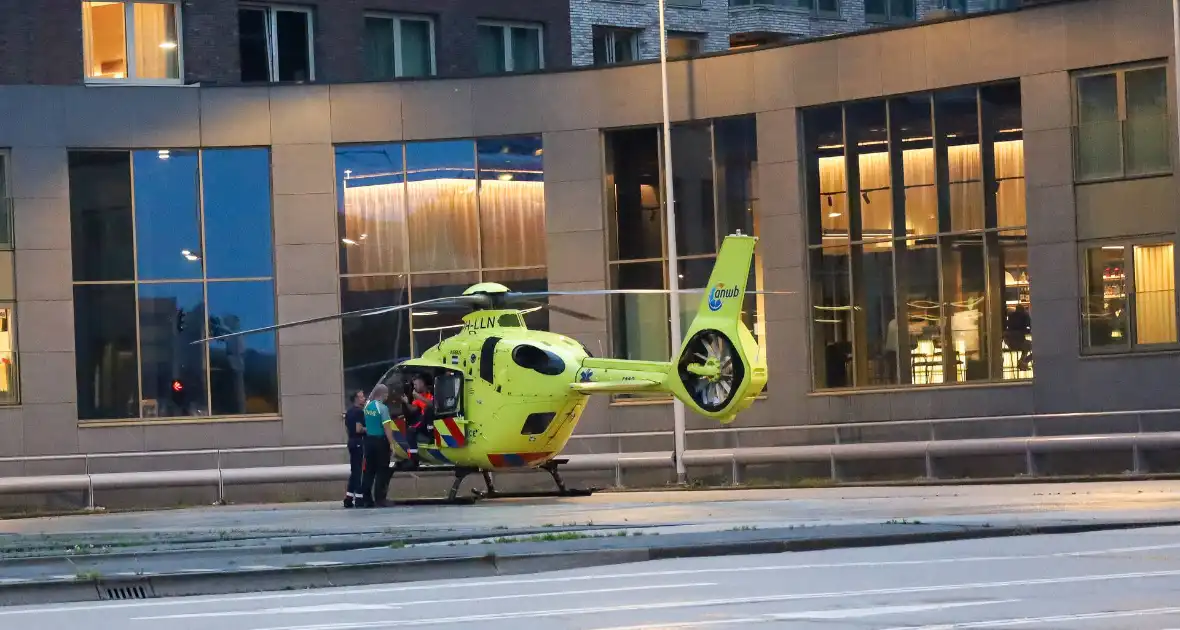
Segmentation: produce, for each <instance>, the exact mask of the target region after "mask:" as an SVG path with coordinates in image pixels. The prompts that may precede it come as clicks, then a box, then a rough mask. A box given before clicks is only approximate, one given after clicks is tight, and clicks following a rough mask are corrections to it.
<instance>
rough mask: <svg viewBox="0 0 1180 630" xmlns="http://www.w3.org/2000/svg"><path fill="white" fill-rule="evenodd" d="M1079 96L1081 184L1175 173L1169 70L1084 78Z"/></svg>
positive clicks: (1076, 82) (1077, 120)
mask: <svg viewBox="0 0 1180 630" xmlns="http://www.w3.org/2000/svg"><path fill="white" fill-rule="evenodd" d="M1074 94H1075V97H1074V101H1075V125H1076V127H1075V130H1074V147H1075V152H1076V156H1077V169H1076V170H1077V178H1078V180H1079V181H1086V180H1097V179H1114V178H1122V177H1135V176H1142V175H1155V174H1161V173H1170V172H1171V171H1172V158H1171V149H1170V148H1169V143H1170V140H1169V138H1170V137H1171V134H1169V132H1168V80H1167V72H1166V68H1165V66H1163V65H1148V66H1135V67H1130V68H1123V69H1119V70H1108V71H1103V72H1096V73H1085V74H1079V75H1077V76H1076V77H1075V79H1074Z"/></svg>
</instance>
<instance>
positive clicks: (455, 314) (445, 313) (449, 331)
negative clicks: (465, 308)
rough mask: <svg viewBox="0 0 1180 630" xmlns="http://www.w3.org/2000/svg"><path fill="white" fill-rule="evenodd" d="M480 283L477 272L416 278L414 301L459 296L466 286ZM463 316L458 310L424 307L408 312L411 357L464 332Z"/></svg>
mask: <svg viewBox="0 0 1180 630" xmlns="http://www.w3.org/2000/svg"><path fill="white" fill-rule="evenodd" d="M477 282H479V274H478V273H432V274H423V275H416V276H414V279H413V291H414V293H413V297H414V302H421V301H423V300H432V299H435V298H440V297H450V296H454V295H459V294H461V293H463V291H466V290H467V287H470V286H471V285H473V284H475V283H477ZM463 315H464V313H463V312H461V311H457V310H438V309H432V308H430V305H429V304H427V305H424V306H422V307H420V308H415V309H411V313H410V325H411V326H412V328H413V331H414V356H416V357H420V356H422V353H424V352H426V351H427V350H429V349H430V348H431V347H433V346H435V345H437V344H439V343H442V341H443V340H444V339H447V338H448V337H451V336H454V335H455V334H458V333H459V331H460V330H462V329H463Z"/></svg>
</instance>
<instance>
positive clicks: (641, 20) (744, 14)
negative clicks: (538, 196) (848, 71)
mask: <svg viewBox="0 0 1180 630" xmlns="http://www.w3.org/2000/svg"><path fill="white" fill-rule="evenodd" d="M947 1H948V0H917V1H916V7H917V12H918V18H919V19H920V18H922V17H924V16H925V15H927V14H928V13H929V12H930V11H933V10H935V9H939V8H942V7H943V6H945V5H946V4H947ZM999 4H1002V0H967V9H968V11H971V12H978V11H985V10H988V9H993V8H996V7H997V6H998V5H999ZM702 5H703V7H702V8H701V9H684V8H679V7H668V9H667V13H668V15H667V21H668V30H670V31H677V30H686V31H694V32H699V33H706V34H707V35H708V39H707V40H706V45H705V50H706V51H716V50H725V49H726V48H728V47H729V35H730V34H731V33H757V32H765V33H782V34H785V35H790V36H793V37H800V38H806V37H820V36H823V35H834V34H839V33H848V32H852V31H857V30H861V29H864V28H869V27H873V26H877V25H876V24H871V23H867V22H866V21H865V10H864V0H840V14H839V15H838V16H824V15H818V14H814V13H813V12H812V11H810V10H807V9H794V8H789V7H783V6H739V7H734V8H732V9H731V8H730V7H729V0H703V1H702ZM658 7H659V5H658V4H657V2H656V0H570V26H571V30H572V35H571V37H572V46H573V62H574V65H589V64H591V63H593V61H594V50H593V27H594V26H595V25H602V26H617V27H626V28H639V29H643V33H642V34H641V35H640V51H639V52H640V56H641V57H643V58H647V59H651V58H656V57H659V55H660V48H659V46H660V41H659V8H658Z"/></svg>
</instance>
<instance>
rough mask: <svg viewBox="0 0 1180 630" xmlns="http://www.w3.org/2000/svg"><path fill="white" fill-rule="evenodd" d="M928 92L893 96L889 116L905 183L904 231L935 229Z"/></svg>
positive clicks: (925, 232)
mask: <svg viewBox="0 0 1180 630" xmlns="http://www.w3.org/2000/svg"><path fill="white" fill-rule="evenodd" d="M930 108H931V102H930V96H929V95H914V96H906V97H900V98H895V99H893V100H891V101H890V102H889V117H890V120H891V121H896V122H895V123H893V124H896V127H897V133H898V136H899V138H900V142H901V152H902V181H903V182H904V183H905V220H906V225H905V233H906V235H909V236H927V235H930V234H936V233H938V194H937V192H936V190H935V188H934V138H933V137H932V133H933V127H932V125H931V109H930Z"/></svg>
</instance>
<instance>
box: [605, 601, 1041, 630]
mask: <svg viewBox="0 0 1180 630" xmlns="http://www.w3.org/2000/svg"><path fill="white" fill-rule="evenodd" d="M1019 601H1020V600H1019V599H995V600H990V601H979V602H947V603H944V604H916V605H910V606H877V607H875V608H841V609H836V610H809V611H805V612H797V613H779V614H769V615H759V616H757V617H741V618H733V619H708V620H704V621H683V622H669V623H660V624H659V628H660V629H661V630H677V629H680V628H704V627H708V626H729V625H737V624H743V623H766V622H768V621H788V620H792V621H808V620H822V619H859V618H864V617H875V616H880V615H898V614H902V613H916V612H929V611H932V610H946V609H948V608H963V607H966V606H994V605H996V604H1014V603H1016V602H1019ZM651 628H652V624H644V625H641V626H619V627H613V628H599V630H651Z"/></svg>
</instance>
